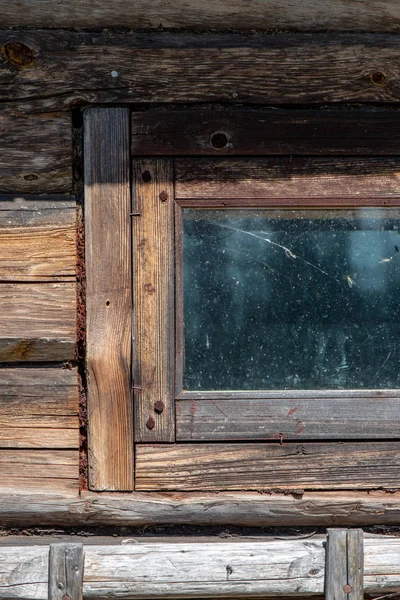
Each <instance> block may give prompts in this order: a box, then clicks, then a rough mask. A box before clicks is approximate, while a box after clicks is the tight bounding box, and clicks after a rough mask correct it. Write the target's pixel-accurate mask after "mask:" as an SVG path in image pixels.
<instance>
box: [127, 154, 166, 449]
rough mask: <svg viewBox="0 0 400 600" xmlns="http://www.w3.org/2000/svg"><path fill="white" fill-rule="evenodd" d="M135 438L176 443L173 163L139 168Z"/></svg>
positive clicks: (145, 164)
mask: <svg viewBox="0 0 400 600" xmlns="http://www.w3.org/2000/svg"><path fill="white" fill-rule="evenodd" d="M134 181H135V192H136V193H135V208H134V212H136V213H139V214H140V216H135V217H134V221H133V244H132V247H133V251H134V252H133V265H134V266H133V268H134V280H133V291H134V292H133V293H134V340H135V342H134V365H133V376H134V385H135V390H134V392H135V439H136V441H140V442H141V441H145V442H156V441H158V442H173V441H175V415H174V412H175V411H174V352H175V348H174V259H175V257H174V187H173V171H172V162H171V161H170V160H163V159H147V160H138V161H135V164H134Z"/></svg>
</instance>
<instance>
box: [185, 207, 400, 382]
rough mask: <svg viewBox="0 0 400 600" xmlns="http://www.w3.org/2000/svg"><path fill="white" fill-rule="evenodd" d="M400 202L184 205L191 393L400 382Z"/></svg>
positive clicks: (187, 379) (187, 374)
mask: <svg viewBox="0 0 400 600" xmlns="http://www.w3.org/2000/svg"><path fill="white" fill-rule="evenodd" d="M399 249H400V215H399V214H398V211H397V209H396V210H393V209H390V210H389V209H387V210H384V209H354V210H339V209H336V210H326V209H324V210H322V209H321V210H316V209H315V210H314V209H312V210H282V209H279V210H278V209H263V210H249V209H247V210H236V209H232V210H228V209H226V210H202V209H184V210H183V282H184V375H183V388H184V389H187V390H273V389H277V390H285V389H288V390H290V389H304V390H311V389H333V390H337V389H373V388H398V387H400V370H399V350H400V346H399V342H400V310H399V296H400V252H399Z"/></svg>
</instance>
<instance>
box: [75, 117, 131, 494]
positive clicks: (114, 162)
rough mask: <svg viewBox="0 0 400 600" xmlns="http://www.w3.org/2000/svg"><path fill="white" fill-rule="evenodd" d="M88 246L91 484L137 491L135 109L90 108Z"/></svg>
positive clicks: (96, 487) (87, 134) (87, 128)
mask: <svg viewBox="0 0 400 600" xmlns="http://www.w3.org/2000/svg"><path fill="white" fill-rule="evenodd" d="M84 126H85V131H84V135H85V141H84V149H85V236H86V237H85V249H86V277H87V292H86V293H87V305H86V314H87V328H86V333H87V350H86V352H87V353H86V365H87V375H88V411H89V414H88V416H89V485H90V487H91V489H94V490H121V491H126V490H131V489H132V488H133V423H132V390H131V312H132V299H131V250H130V216H129V213H130V202H131V199H130V168H129V111H128V109H126V108H121V109H89V110H88V111H86V112H85V115H84Z"/></svg>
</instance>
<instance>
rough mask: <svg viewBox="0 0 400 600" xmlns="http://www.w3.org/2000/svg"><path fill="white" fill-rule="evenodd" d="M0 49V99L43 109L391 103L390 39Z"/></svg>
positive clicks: (165, 38)
mask: <svg viewBox="0 0 400 600" xmlns="http://www.w3.org/2000/svg"><path fill="white" fill-rule="evenodd" d="M124 14H125V11H124ZM11 44H12V45H11ZM0 47H2V48H3V52H2V56H1V58H0V84H1V86H0V100H1V101H3V102H4V101H19V102H24V101H26V100H27V99H29V101H33V100H35V99H38V98H40V99H43V98H45V99H46V110H47V111H55V112H56V111H58V110H63V109H64V110H65V109H66V108H67V107H68V108H69V107H70V106H71V104H77V103H80V104H82V103H85V102H92V103H93V102H96V103H105V102H117V103H121V102H131V103H132V102H135V103H148V102H159V103H167V102H179V103H180V102H186V103H190V102H229V103H238V102H240V103H251V104H257V103H258V104H277V105H279V104H280V105H282V104H309V103H329V102H393V103H397V102H399V100H400V66H399V65H398V62H397V56H398V53H399V48H400V40H399V39H398V38H397V37H396V36H391V35H368V34H354V35H352V34H346V35H344V34H341V35H339V34H335V35H326V34H321V35H318V34H280V35H264V34H260V35H253V36H249V35H230V34H219V35H216V34H205V35H201V36H199V35H189V34H184V35H180V34H177V33H168V32H165V33H159V32H158V33H153V34H151V33H112V34H110V33H107V34H104V33H102V34H99V33H94V32H88V33H85V32H72V31H65V32H64V31H54V30H53V31H32V30H30V31H26V32H24V31H11V30H3V31H1V32H0ZM24 47H25V48H26V49H24ZM21 63H22V64H23V67H24V68H21V67H20V66H19V65H20V64H21Z"/></svg>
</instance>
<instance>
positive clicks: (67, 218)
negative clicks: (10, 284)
mask: <svg viewBox="0 0 400 600" xmlns="http://www.w3.org/2000/svg"><path fill="white" fill-rule="evenodd" d="M13 205H14V202H10V210H9V211H7V210H1V212H0V280H2V281H7V280H8V281H35V280H36V281H62V280H66V279H68V278H73V277H75V273H76V211H75V209H74V208H60V209H57V208H53V209H49V208H46V207H43V208H41V207H40V205H39V206H38V205H37V203H36V204H35V208H36V210H34V211H32V210H29V209H28V210H15V209H13Z"/></svg>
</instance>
